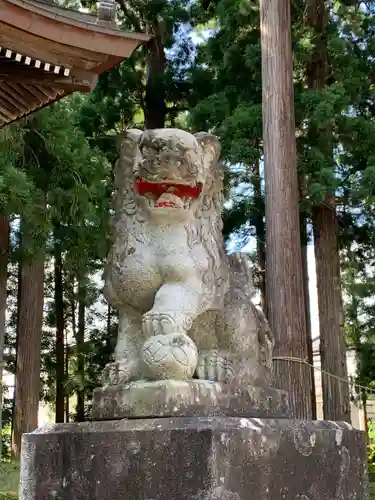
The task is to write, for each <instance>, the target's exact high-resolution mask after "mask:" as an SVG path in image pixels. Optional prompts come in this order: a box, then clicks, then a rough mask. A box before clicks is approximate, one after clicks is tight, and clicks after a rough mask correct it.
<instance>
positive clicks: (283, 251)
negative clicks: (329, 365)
mask: <svg viewBox="0 0 375 500" xmlns="http://www.w3.org/2000/svg"><path fill="white" fill-rule="evenodd" d="M260 7H261V10H260V19H261V24H260V26H261V44H262V76H263V130H264V134H263V136H264V163H265V167H264V169H265V206H266V221H267V225H266V241H267V243H266V255H267V257H266V280H267V297H268V300H267V303H268V319H269V322H270V326H271V329H272V331H273V332H274V335H275V342H276V345H275V357H276V358H277V357H285V358H288V357H296V358H300V359H305V358H306V355H307V345H306V315H305V314H306V311H305V305H304V289H303V276H302V254H301V241H300V221H299V209H298V199H299V193H298V179H297V163H296V143H295V124H294V102H293V83H292V82H293V79H292V77H293V63H292V46H291V13H290V3H289V2H285V1H283V0H262V1H261V3H260ZM274 368H275V373H274V377H275V382H276V384H277V385H278V386H279V387H280V388H283V389H285V390H287V391H289V397H290V402H291V409H292V412H293V415H294V417H296V418H303V419H309V418H311V399H310V394H311V383H312V381H311V372H310V370H309V368H308V367H307V366H306V365H304V364H302V363H288V362H286V360H280V361H276V362H275V364H274Z"/></svg>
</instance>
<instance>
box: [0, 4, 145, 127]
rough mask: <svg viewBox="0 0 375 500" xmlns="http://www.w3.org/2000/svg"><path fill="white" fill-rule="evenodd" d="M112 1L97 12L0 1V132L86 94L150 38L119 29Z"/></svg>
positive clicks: (100, 6) (101, 5)
mask: <svg viewBox="0 0 375 500" xmlns="http://www.w3.org/2000/svg"><path fill="white" fill-rule="evenodd" d="M115 12H116V4H115V1H114V0H102V1H101V2H100V4H99V8H98V13H97V14H90V13H83V12H77V11H74V10H71V9H66V8H63V7H60V6H58V5H56V4H53V3H49V2H46V1H43V0H0V128H1V127H3V126H5V125H8V124H9V123H11V122H14V121H16V120H19V119H20V118H23V117H25V116H27V115H29V114H30V113H32V112H33V111H36V110H37V109H40V108H42V107H44V106H47V105H49V104H51V103H52V102H55V101H57V100H59V99H61V98H62V97H64V96H66V95H68V94H70V93H72V92H74V91H83V92H90V91H92V90H93V89H94V87H95V85H96V83H97V80H98V77H99V75H100V74H101V73H104V72H105V71H107V70H109V69H110V68H112V67H114V66H116V65H118V64H119V63H120V62H122V61H123V60H124V59H126V58H127V57H129V56H130V55H131V54H132V53H133V51H134V50H135V49H136V48H137V47H138V46H139V45H140V44H142V43H145V42H147V41H148V40H149V39H150V35H147V34H142V33H133V32H124V31H121V30H120V29H118V28H117V26H116V21H115Z"/></svg>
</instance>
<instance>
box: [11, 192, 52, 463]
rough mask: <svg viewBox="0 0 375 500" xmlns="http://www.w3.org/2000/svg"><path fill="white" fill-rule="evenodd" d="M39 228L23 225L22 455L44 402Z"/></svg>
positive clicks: (15, 445) (16, 441)
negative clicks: (24, 439) (34, 243)
mask: <svg viewBox="0 0 375 500" xmlns="http://www.w3.org/2000/svg"><path fill="white" fill-rule="evenodd" d="M43 199H44V197H43V196H41V197H40V198H39V205H36V208H37V210H38V211H39V212H40V215H41V216H42V214H43V213H44V212H45V209H46V208H45V202H43ZM33 230H34V231H36V228H35V226H33V225H32V224H30V221H29V220H25V219H24V220H22V222H21V231H22V237H21V249H20V250H21V261H20V282H19V285H18V286H19V289H20V292H19V305H18V331H17V362H16V383H15V395H14V397H15V409H14V416H13V419H14V424H13V425H14V427H13V439H12V452H13V455H14V456H15V457H19V456H20V453H21V438H22V434H23V433H25V432H32V431H34V430H35V429H36V428H37V427H38V413H39V400H40V390H41V385H40V359H41V338H42V327H43V304H44V258H45V249H44V247H43V246H41V247H40V248H36V247H35V246H34V249H33V252H32V253H31V254H30V253H29V248H30V247H31V248H32V243H31V239H32V238H33V236H32V232H33Z"/></svg>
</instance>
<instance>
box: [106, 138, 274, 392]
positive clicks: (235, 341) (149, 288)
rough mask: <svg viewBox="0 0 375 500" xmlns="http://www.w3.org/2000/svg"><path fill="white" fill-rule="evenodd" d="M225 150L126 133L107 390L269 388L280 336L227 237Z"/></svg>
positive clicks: (208, 143) (205, 141)
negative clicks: (138, 384) (193, 385)
mask: <svg viewBox="0 0 375 500" xmlns="http://www.w3.org/2000/svg"><path fill="white" fill-rule="evenodd" d="M219 156H220V143H219V141H218V139H217V138H216V137H215V136H213V135H210V134H206V133H199V134H195V135H192V134H190V133H188V132H185V131H182V130H177V129H157V130H147V131H145V132H142V131H140V130H129V131H127V132H126V133H125V134H124V136H123V137H122V139H121V145H120V155H119V159H118V161H117V164H116V168H115V186H116V193H115V197H114V212H115V215H114V217H113V234H112V247H111V251H110V253H109V256H108V262H107V265H106V271H105V281H106V286H105V295H106V297H107V300H108V301H109V303H110V304H111V305H112V306H113V307H115V308H117V309H118V311H119V332H118V339H117V345H116V349H115V353H114V362H112V363H110V364H108V365H107V366H106V368H105V370H104V373H103V383H104V385H117V384H125V383H128V382H131V381H135V380H143V379H147V380H161V379H175V380H188V379H191V378H193V377H196V378H199V379H205V380H212V381H218V382H223V383H231V382H238V383H248V384H253V385H263V384H264V385H267V384H269V382H270V377H271V364H272V361H271V359H272V347H273V338H272V335H271V332H270V330H269V327H268V324H267V321H266V319H265V317H264V315H263V313H262V312H261V311H260V310H259V309H258V308H257V307H256V306H255V305H254V304H253V302H252V297H253V293H254V290H253V283H252V278H251V270H250V266H249V264H248V259H247V256H246V255H245V254H240V253H235V254H231V255H227V254H226V252H225V247H224V241H223V237H222V219H221V211H222V204H223V195H222V188H223V186H222V182H223V173H222V171H221V168H220V163H219Z"/></svg>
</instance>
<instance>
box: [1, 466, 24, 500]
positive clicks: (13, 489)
mask: <svg viewBox="0 0 375 500" xmlns="http://www.w3.org/2000/svg"><path fill="white" fill-rule="evenodd" d="M19 477H20V466H19V463H18V462H12V463H5V464H1V465H0V500H17V499H18V488H19Z"/></svg>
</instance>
